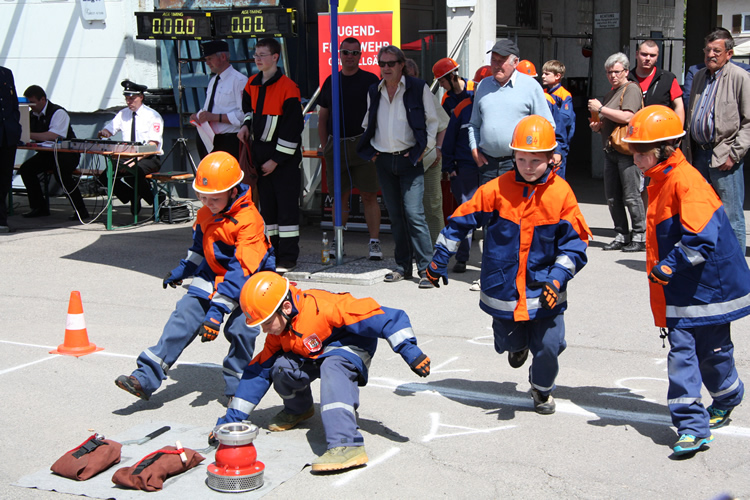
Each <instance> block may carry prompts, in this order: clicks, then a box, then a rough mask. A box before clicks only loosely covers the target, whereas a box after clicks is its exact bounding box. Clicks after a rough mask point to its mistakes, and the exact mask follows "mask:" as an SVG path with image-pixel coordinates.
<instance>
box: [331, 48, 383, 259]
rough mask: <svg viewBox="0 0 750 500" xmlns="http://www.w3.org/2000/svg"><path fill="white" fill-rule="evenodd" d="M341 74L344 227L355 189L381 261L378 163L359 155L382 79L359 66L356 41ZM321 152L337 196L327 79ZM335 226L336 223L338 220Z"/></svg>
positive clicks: (345, 51)
mask: <svg viewBox="0 0 750 500" xmlns="http://www.w3.org/2000/svg"><path fill="white" fill-rule="evenodd" d="M339 54H340V55H341V71H339V73H338V75H339V82H340V85H339V89H340V95H339V99H340V107H339V109H340V110H341V130H340V133H341V139H340V144H339V148H340V152H341V156H340V158H341V225H342V226H346V222H347V220H348V219H349V204H350V195H351V191H352V186H354V187H355V188H357V189H358V190H359V195H360V197H361V198H362V205H363V207H364V212H365V214H364V215H365V222H366V223H367V231H368V232H369V233H370V245H369V251H370V260H381V259H382V258H383V252H382V250H381V249H380V239H379V238H380V205H379V204H378V198H377V193H378V191H379V190H380V186H379V185H378V175H377V173H376V171H375V164H374V163H373V162H371V161H368V160H364V159H362V158H360V157H359V156H358V155H357V143H358V142H359V138H360V137H361V136H362V132H364V129H363V128H362V120H363V119H364V117H365V113H367V89H369V88H370V86H371V85H377V84H378V81H379V79H378V77H377V76H375V75H373V74H372V73H370V72H369V71H365V70H363V69H361V68H360V67H359V61H360V59H361V58H362V46H361V44H360V42H359V40H357V39H356V38H351V37H350V38H346V39H344V41H342V42H341V47H340V50H339ZM318 105H319V106H320V109H319V111H318V136H319V137H320V147H319V148H318V153H323V154H324V155H325V161H326V181H327V184H328V193H329V194H331V196H333V181H334V178H333V120H332V115H331V108H332V107H333V104H332V102H331V77H330V76H329V77H328V78H326V81H325V82H323V87H321V90H320V97H319V98H318ZM333 222H334V225H336V221H335V220H334V221H333ZM335 249H336V242H335V241H333V242H332V243H331V250H330V253H331V256H335V253H336V251H335Z"/></svg>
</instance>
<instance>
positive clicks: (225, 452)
mask: <svg viewBox="0 0 750 500" xmlns="http://www.w3.org/2000/svg"><path fill="white" fill-rule="evenodd" d="M258 431H259V429H258V426H257V425H254V424H252V423H250V422H231V423H228V424H222V425H220V426H218V427H216V428H215V429H214V431H213V434H214V436H215V437H216V439H217V440H218V441H219V443H220V444H219V449H217V450H216V461H215V462H214V463H212V464H211V465H209V466H208V471H207V473H208V478H207V479H206V484H207V485H208V487H209V488H211V489H213V490H216V491H222V492H225V493H241V492H243V491H250V490H255V489H258V488H260V487H261V486H263V471H264V469H265V468H266V466H265V465H264V464H263V462H260V461H258V460H257V458H258V453H257V451H256V450H255V446H254V445H253V441H254V440H255V438H257V437H258Z"/></svg>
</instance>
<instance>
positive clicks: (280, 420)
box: [268, 406, 315, 432]
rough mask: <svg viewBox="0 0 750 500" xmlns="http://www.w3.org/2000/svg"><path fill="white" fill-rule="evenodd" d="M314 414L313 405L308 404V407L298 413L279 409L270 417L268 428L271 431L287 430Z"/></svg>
mask: <svg viewBox="0 0 750 500" xmlns="http://www.w3.org/2000/svg"><path fill="white" fill-rule="evenodd" d="M313 415H315V407H314V406H310V408H309V409H308V410H307V411H306V412H305V413H302V414H300V415H293V414H291V413H288V412H287V411H286V410H281V411H280V412H279V413H277V414H276V416H275V417H273V418H272V419H271V423H270V424H268V430H269V431H273V432H280V431H288V430H289V429H293V428H295V427H296V426H297V424H299V423H300V422H302V421H303V420H307V419H308V418H310V417H312V416H313Z"/></svg>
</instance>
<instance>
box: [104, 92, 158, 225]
mask: <svg viewBox="0 0 750 500" xmlns="http://www.w3.org/2000/svg"><path fill="white" fill-rule="evenodd" d="M120 85H122V87H123V91H122V94H123V95H124V96H125V103H126V104H127V105H128V106H127V107H126V108H123V109H121V110H120V111H119V112H118V113H117V114H116V115H115V117H114V118H113V119H112V121H111V122H109V123H107V125H105V126H104V128H103V129H102V130H100V131H99V137H105V138H106V137H112V136H113V135H114V134H116V133H117V132H120V131H121V132H122V140H123V141H129V142H130V141H133V142H142V143H144V144H146V143H147V144H152V145H154V146H157V147H158V148H159V153H158V154H153V155H147V156H143V157H140V158H138V160H137V161H136V160H134V159H130V160H128V161H125V162H124V166H125V167H126V168H124V169H123V171H122V173H119V172H118V175H117V177H116V178H115V179H114V184H113V186H112V191H113V193H114V194H115V196H117V197H118V198H119V199H120V201H121V202H123V203H130V210H131V211H132V212H133V213H134V214H135V213H137V212H138V211H139V210H140V209H141V205H140V200H144V201H146V202H147V203H148V204H149V205H153V203H154V197H153V194H152V192H151V185H150V184H149V182H148V180H147V179H146V175H147V174H151V173H154V172H158V171H159V169H161V156H160V155H161V152H162V151H161V148H162V134H163V133H164V120H162V118H161V115H160V114H159V113H158V112H157V111H156V110H154V109H152V108H150V107H148V106H146V105H145V104H143V99H144V97H145V95H144V92H145V91H146V90H147V87H146V86H145V85H138V84H137V83H135V82H131V81H130V80H123V81H122V82H121V83H120ZM136 165H137V168H136ZM136 177H137V178H136ZM99 180H100V182H102V183H103V184H106V183H107V173H106V172H104V173H102V174H101V175H100V176H99ZM136 182H137V183H138V199H135V196H134V195H135V190H134V189H133V187H134V186H135V183H136Z"/></svg>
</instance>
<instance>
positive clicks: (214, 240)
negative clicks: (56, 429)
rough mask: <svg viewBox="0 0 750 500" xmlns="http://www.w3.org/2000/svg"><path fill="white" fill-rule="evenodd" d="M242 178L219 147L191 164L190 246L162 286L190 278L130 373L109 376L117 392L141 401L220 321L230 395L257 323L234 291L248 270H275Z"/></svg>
mask: <svg viewBox="0 0 750 500" xmlns="http://www.w3.org/2000/svg"><path fill="white" fill-rule="evenodd" d="M242 178H243V173H242V170H241V169H240V165H239V163H238V162H237V160H236V159H235V158H234V157H233V156H232V155H230V154H229V153H226V152H223V151H218V152H215V153H211V154H209V155H207V156H206V157H205V158H203V160H202V161H201V163H200V165H199V166H198V171H197V172H196V174H195V181H194V182H193V189H194V190H195V192H196V194H197V195H198V199H200V201H201V202H202V203H203V207H202V208H201V209H200V210H198V215H197V217H196V222H195V226H194V227H193V245H192V246H191V247H190V249H189V250H188V253H187V257H185V258H184V259H182V260H181V261H180V264H179V265H178V266H177V267H176V268H175V269H173V270H172V271H171V272H169V273H167V275H166V276H165V277H164V280H163V283H162V286H163V287H164V288H165V289H166V288H167V286H170V287H172V288H176V287H177V286H179V285H181V284H182V281H183V280H184V279H187V278H190V277H192V278H193V280H192V282H191V283H190V286H189V287H188V292H187V294H185V295H184V296H183V297H182V298H181V299H180V300H179V301H178V302H177V305H176V306H175V310H174V311H173V312H172V315H171V316H170V317H169V320H168V321H167V324H166V325H164V330H163V332H162V335H161V337H160V338H159V342H158V343H157V345H155V346H153V347H149V348H148V349H146V350H145V351H143V352H142V353H141V354H140V355H139V356H138V359H137V364H138V368H137V369H136V370H135V371H134V372H133V373H132V374H131V375H127V376H126V375H121V376H119V377H118V378H117V380H115V384H116V385H117V386H118V387H119V388H120V389H123V390H125V391H127V392H129V393H131V394H132V395H134V396H137V397H139V398H141V399H146V400H148V399H149V398H150V397H151V394H152V393H153V392H154V391H155V390H156V389H158V388H159V386H160V385H161V383H162V381H163V380H166V378H167V372H168V371H169V369H170V368H171V367H172V365H174V363H175V362H176V361H177V358H178V357H179V356H180V354H182V351H183V350H184V349H185V348H186V347H187V346H188V345H190V343H191V342H193V340H195V338H196V337H201V342H207V341H211V340H214V339H216V337H217V336H218V335H219V332H220V330H221V327H222V324H224V336H225V337H226V339H227V340H228V341H229V344H230V345H229V352H228V353H227V355H226V357H225V358H224V370H223V373H222V375H223V376H224V382H225V384H226V387H225V392H224V394H225V395H226V396H229V397H231V396H233V395H234V392H235V390H236V389H237V386H238V385H239V382H240V377H242V371H243V370H244V368H245V366H247V364H248V363H249V362H250V359H252V356H253V348H254V346H255V338H256V337H257V336H258V333H260V329H259V328H252V327H249V326H248V325H247V324H245V321H244V318H243V315H242V311H241V310H240V308H239V307H238V303H239V299H240V290H242V286H243V285H244V284H245V282H246V281H247V279H248V278H249V277H250V275H252V274H253V273H255V272H257V271H262V270H274V269H275V267H276V259H275V257H274V254H273V248H272V247H271V242H270V241H269V240H268V238H267V237H266V236H265V233H264V231H263V230H264V224H263V219H262V217H261V216H260V213H258V210H257V209H256V208H255V205H254V204H253V201H252V196H251V193H250V188H249V187H248V186H247V185H246V184H242ZM225 317H226V323H225Z"/></svg>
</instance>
